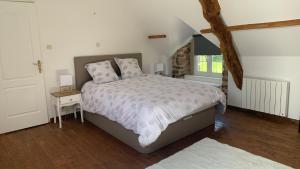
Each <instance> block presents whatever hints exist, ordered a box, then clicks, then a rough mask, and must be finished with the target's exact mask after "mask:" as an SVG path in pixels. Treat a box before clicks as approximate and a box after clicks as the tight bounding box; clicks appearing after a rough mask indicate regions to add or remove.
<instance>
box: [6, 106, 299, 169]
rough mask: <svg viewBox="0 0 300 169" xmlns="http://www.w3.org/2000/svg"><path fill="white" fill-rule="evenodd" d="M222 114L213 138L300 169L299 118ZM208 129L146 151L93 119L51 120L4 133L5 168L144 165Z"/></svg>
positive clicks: (85, 168)
mask: <svg viewBox="0 0 300 169" xmlns="http://www.w3.org/2000/svg"><path fill="white" fill-rule="evenodd" d="M218 118H219V119H222V120H223V121H224V123H225V128H223V129H221V130H220V131H218V132H217V133H214V134H212V135H210V137H211V138H214V139H216V140H218V141H220V142H222V143H227V144H229V145H231V146H234V147H238V148H241V149H244V150H246V151H249V152H251V153H254V154H257V155H261V156H263V157H266V158H269V159H271V160H274V161H278V162H281V163H283V164H286V165H289V166H292V167H294V168H300V134H298V133H297V124H296V123H293V122H290V121H289V120H278V119H273V118H265V117H260V116H257V115H254V114H253V113H245V112H241V111H238V110H228V111H227V113H226V114H225V116H220V117H218ZM208 130H209V129H207V130H206V131H208ZM206 131H202V132H198V133H196V134H194V135H192V136H189V137H187V138H185V139H183V140H180V141H178V142H176V143H175V144H171V145H170V146H168V147H166V148H164V149H162V150H160V151H158V152H155V153H152V154H149V155H143V154H139V153H137V152H136V151H135V150H133V149H131V148H130V147H128V146H126V145H124V144H123V143H121V142H120V141H118V140H117V139H115V138H113V137H112V136H110V135H109V134H107V133H105V132H104V131H102V130H100V129H98V128H97V127H95V126H93V125H92V124H90V123H88V122H86V123H85V124H81V123H80V122H79V121H76V120H73V119H69V120H66V121H64V122H63V129H59V128H58V126H57V125H54V124H47V125H43V126H39V127H35V128H31V129H26V130H22V131H18V132H14V133H9V134H4V135H0V168H1V169H58V168H61V169H77V168H78V169H79V168H82V169H93V168H95V169H102V168H107V169H121V168H122V169H127V168H128V169H129V168H130V169H135V168H137V169H140V168H145V167H147V166H149V165H152V164H154V163H156V162H158V161H160V160H162V159H164V158H166V157H168V156H169V155H171V154H173V153H175V152H177V151H179V150H181V149H182V148H184V147H186V146H188V145H191V144H192V143H194V142H196V141H197V140H199V139H201V138H202V137H204V135H205V133H206Z"/></svg>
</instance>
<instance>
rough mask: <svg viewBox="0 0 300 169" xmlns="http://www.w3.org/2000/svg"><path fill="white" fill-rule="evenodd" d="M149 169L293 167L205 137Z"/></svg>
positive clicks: (288, 168)
mask: <svg viewBox="0 0 300 169" xmlns="http://www.w3.org/2000/svg"><path fill="white" fill-rule="evenodd" d="M147 169H291V168H290V167H288V166H285V165H282V164H280V163H277V162H274V161H271V160H268V159H266V158H263V157H260V156H256V155H253V154H251V153H248V152H246V151H244V150H241V149H238V148H234V147H231V146H229V145H226V144H222V143H219V142H217V141H215V140H212V139H209V138H205V139H203V140H201V141H199V142H197V143H195V144H194V145H192V146H190V147H188V148H186V149H184V150H182V151H180V152H178V153H176V154H175V155H172V156H170V157H168V158H167V159H164V160H162V161H161V162H159V163H157V164H154V165H153V166H151V167H148V168H147Z"/></svg>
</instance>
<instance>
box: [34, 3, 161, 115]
mask: <svg viewBox="0 0 300 169" xmlns="http://www.w3.org/2000/svg"><path fill="white" fill-rule="evenodd" d="M125 3H126V2H125V1H120V0H84V1H83V0H37V1H36V7H37V11H38V20H39V25H40V39H41V49H42V56H43V60H44V61H43V63H44V65H43V67H44V73H45V83H46V94H47V100H48V112H49V114H51V112H52V105H51V104H50V95H49V93H50V92H51V91H53V90H55V89H56V87H57V81H56V70H58V69H68V70H69V71H70V72H71V73H72V74H73V73H74V66H73V58H74V56H86V55H99V54H116V53H133V52H141V53H143V70H144V72H146V73H151V72H153V63H155V62H157V60H158V57H157V53H156V52H155V51H154V50H152V49H151V48H150V47H149V45H148V43H149V42H148V40H147V39H146V37H145V36H144V34H142V32H141V29H140V28H139V25H138V24H137V21H136V17H134V16H132V13H130V12H128V11H127V10H126V8H125V6H126V4H125ZM96 43H100V47H97V46H96ZM47 45H51V46H52V49H47Z"/></svg>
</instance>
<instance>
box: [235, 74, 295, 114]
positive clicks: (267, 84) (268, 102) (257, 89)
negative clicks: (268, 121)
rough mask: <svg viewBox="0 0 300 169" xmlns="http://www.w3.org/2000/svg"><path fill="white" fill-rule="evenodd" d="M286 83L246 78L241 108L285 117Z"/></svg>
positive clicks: (287, 91) (286, 107) (287, 99)
mask: <svg viewBox="0 0 300 169" xmlns="http://www.w3.org/2000/svg"><path fill="white" fill-rule="evenodd" d="M289 92H290V83H289V82H288V81H281V80H272V79H264V78H255V77H246V78H244V81H243V89H242V101H241V103H242V108H244V109H249V110H255V111H259V112H264V113H268V114H273V115H277V116H283V117H287V115H288V105H289Z"/></svg>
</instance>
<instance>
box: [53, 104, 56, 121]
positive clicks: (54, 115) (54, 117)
mask: <svg viewBox="0 0 300 169" xmlns="http://www.w3.org/2000/svg"><path fill="white" fill-rule="evenodd" d="M53 119H54V123H56V105H54V114H53Z"/></svg>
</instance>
